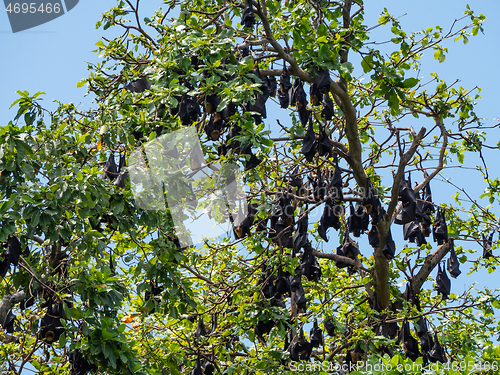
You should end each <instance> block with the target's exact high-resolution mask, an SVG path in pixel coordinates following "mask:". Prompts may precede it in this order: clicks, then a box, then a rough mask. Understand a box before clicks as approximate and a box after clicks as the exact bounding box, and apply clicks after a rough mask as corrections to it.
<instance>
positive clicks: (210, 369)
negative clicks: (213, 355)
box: [203, 361, 215, 375]
mask: <svg viewBox="0 0 500 375" xmlns="http://www.w3.org/2000/svg"><path fill="white" fill-rule="evenodd" d="M203 371H204V375H213V373H214V371H215V367H214V365H213V364H212V363H210V362H209V361H205V363H204V365H203Z"/></svg>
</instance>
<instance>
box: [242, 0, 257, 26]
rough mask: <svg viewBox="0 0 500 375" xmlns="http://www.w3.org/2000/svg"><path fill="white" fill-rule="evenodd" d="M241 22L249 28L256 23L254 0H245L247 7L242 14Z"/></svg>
mask: <svg viewBox="0 0 500 375" xmlns="http://www.w3.org/2000/svg"><path fill="white" fill-rule="evenodd" d="M241 24H242V25H244V26H245V27H248V28H253V27H254V25H255V13H254V11H253V6H252V0H245V8H244V9H243V14H242V15H241Z"/></svg>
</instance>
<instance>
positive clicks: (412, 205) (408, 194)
mask: <svg viewBox="0 0 500 375" xmlns="http://www.w3.org/2000/svg"><path fill="white" fill-rule="evenodd" d="M399 199H400V200H401V201H402V203H403V208H402V210H401V212H400V213H398V214H397V215H396V218H395V220H394V223H395V224H399V225H403V224H406V223H409V222H412V221H413V220H415V219H416V217H415V215H416V210H417V196H416V194H415V192H414V191H413V189H412V187H411V179H410V175H408V181H406V180H405V179H403V180H401V184H400V185H399Z"/></svg>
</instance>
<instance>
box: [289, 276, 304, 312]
mask: <svg viewBox="0 0 500 375" xmlns="http://www.w3.org/2000/svg"><path fill="white" fill-rule="evenodd" d="M291 285H292V291H294V292H295V294H294V298H293V300H294V302H295V304H296V305H297V310H298V311H299V312H301V313H306V311H307V298H306V292H305V290H304V286H303V285H302V279H301V276H300V275H298V276H296V278H294V282H292V283H291Z"/></svg>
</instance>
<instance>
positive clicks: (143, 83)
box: [125, 77, 151, 92]
mask: <svg viewBox="0 0 500 375" xmlns="http://www.w3.org/2000/svg"><path fill="white" fill-rule="evenodd" d="M149 89H151V81H149V80H148V79H147V78H146V77H141V78H139V79H136V80H135V81H132V82H130V83H129V84H128V85H126V86H125V90H128V91H130V92H144V91H146V90H149Z"/></svg>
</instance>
